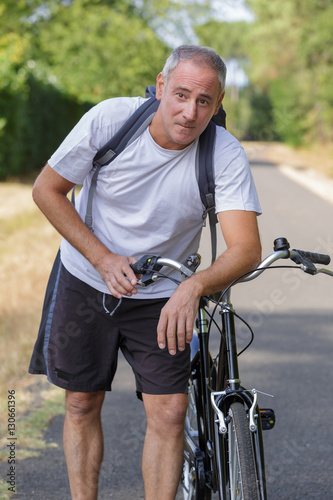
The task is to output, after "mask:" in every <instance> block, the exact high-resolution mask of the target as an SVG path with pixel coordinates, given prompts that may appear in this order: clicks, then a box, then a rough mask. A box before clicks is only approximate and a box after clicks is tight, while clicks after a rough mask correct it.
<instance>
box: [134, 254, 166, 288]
mask: <svg viewBox="0 0 333 500" xmlns="http://www.w3.org/2000/svg"><path fill="white" fill-rule="evenodd" d="M159 258H160V257H157V256H156V255H144V256H143V257H141V259H140V260H138V261H137V262H135V264H131V268H132V269H133V271H134V273H135V274H141V279H140V280H139V281H138V285H139V286H148V285H150V284H151V283H154V280H153V279H152V275H153V273H154V271H159V270H160V269H161V268H162V266H160V265H159V264H157V260H158V259H159Z"/></svg>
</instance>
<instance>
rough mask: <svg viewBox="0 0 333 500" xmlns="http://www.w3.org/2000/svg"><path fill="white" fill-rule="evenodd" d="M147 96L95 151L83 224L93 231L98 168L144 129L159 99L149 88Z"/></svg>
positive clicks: (108, 161)
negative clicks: (113, 133) (93, 203)
mask: <svg viewBox="0 0 333 500" xmlns="http://www.w3.org/2000/svg"><path fill="white" fill-rule="evenodd" d="M146 95H147V97H148V96H150V98H149V99H148V100H147V101H145V102H144V103H143V104H141V106H140V107H139V108H138V109H137V110H136V111H135V112H134V113H133V114H132V115H131V116H130V117H129V119H128V120H127V121H126V122H125V123H124V125H123V126H122V127H121V128H120V129H119V130H118V132H117V133H116V134H115V135H114V136H113V137H111V139H110V140H109V141H108V142H107V143H106V144H105V145H104V146H103V147H102V148H101V149H99V150H98V151H97V153H96V155H95V157H94V159H93V166H94V168H95V171H94V173H93V176H92V179H91V184H90V188H89V193H88V200H87V208H86V216H85V224H86V225H87V226H88V227H89V229H90V230H91V231H93V224H92V202H93V198H94V194H95V190H96V186H97V177H98V173H99V169H100V168H101V167H104V165H107V164H108V163H110V162H111V161H113V160H114V159H115V158H116V156H118V155H119V154H120V153H121V152H122V151H124V149H125V148H126V147H127V146H129V145H130V144H131V143H132V142H134V141H135V139H136V138H137V137H139V135H140V134H142V132H143V131H144V129H145V128H146V127H147V126H148V125H149V123H150V122H151V121H152V119H153V117H154V115H155V113H156V111H157V108H158V106H159V103H160V102H159V101H157V100H156V98H155V96H154V95H153V93H152V91H151V90H150V88H149V89H148V87H147V90H146Z"/></svg>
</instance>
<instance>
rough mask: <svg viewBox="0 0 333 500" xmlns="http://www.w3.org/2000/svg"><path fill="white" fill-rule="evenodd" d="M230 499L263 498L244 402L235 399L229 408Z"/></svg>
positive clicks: (228, 490)
mask: <svg viewBox="0 0 333 500" xmlns="http://www.w3.org/2000/svg"><path fill="white" fill-rule="evenodd" d="M228 420H229V422H228V435H227V437H228V439H227V462H228V466H227V467H228V471H227V475H228V489H227V498H228V500H258V499H260V498H261V495H260V489H259V487H258V479H257V474H256V464H255V453H254V449H253V440H252V436H251V432H250V429H249V423H248V418H247V415H246V410H245V407H244V405H243V403H241V402H239V401H235V402H233V403H231V405H230V407H229V409H228Z"/></svg>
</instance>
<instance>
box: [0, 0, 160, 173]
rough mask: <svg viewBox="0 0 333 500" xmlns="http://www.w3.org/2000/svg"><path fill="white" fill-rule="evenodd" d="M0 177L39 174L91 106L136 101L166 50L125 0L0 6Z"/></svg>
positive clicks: (23, 1)
mask: <svg viewBox="0 0 333 500" xmlns="http://www.w3.org/2000/svg"><path fill="white" fill-rule="evenodd" d="M0 14H1V16H0V33H1V35H0V140H1V144H2V147H1V150H0V178H6V177H7V176H8V175H18V174H21V173H25V172H29V171H32V170H35V169H36V168H40V167H41V166H42V165H43V164H44V163H45V162H46V161H47V159H48V157H49V156H50V154H51V153H52V152H53V151H54V149H55V148H56V147H57V146H58V145H59V143H60V142H61V140H62V139H63V138H64V136H65V135H66V134H67V133H68V131H69V130H70V128H71V127H72V126H73V125H74V124H75V122H76V121H77V120H78V119H79V117H80V116H81V115H82V114H83V112H84V111H85V110H86V109H88V108H89V107H90V106H92V105H93V104H94V103H96V102H97V101H100V100H102V99H105V98H108V97H113V96H116V95H117V96H119V95H120V96H121V95H138V94H141V95H143V93H144V89H145V86H146V85H147V84H152V83H154V82H155V78H156V75H157V73H158V72H159V71H160V69H161V67H162V65H163V63H164V60H165V58H166V56H167V54H168V52H169V50H168V48H167V46H166V45H165V44H164V43H163V42H161V41H160V40H159V39H158V38H157V36H156V35H155V33H154V31H153V29H152V28H151V27H150V26H149V25H148V23H147V21H146V20H145V19H143V17H142V16H140V15H139V14H138V13H137V12H136V11H135V7H134V5H132V4H131V3H130V2H129V1H128V2H127V1H125V2H124V1H120V0H119V1H118V0H114V1H111V0H104V1H103V0H89V1H87V0H72V1H69V0H67V1H63V2H59V1H57V0H46V1H42V0H29V1H28V0H16V1H15V2H6V1H5V0H0Z"/></svg>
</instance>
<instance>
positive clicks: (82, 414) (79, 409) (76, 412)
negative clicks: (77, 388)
mask: <svg viewBox="0 0 333 500" xmlns="http://www.w3.org/2000/svg"><path fill="white" fill-rule="evenodd" d="M104 397H105V392H104V391H98V392H73V391H66V412H67V413H68V414H70V416H71V417H72V418H77V419H80V418H86V417H87V416H93V415H94V416H97V415H100V412H101V409H102V405H103V401H104Z"/></svg>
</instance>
